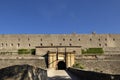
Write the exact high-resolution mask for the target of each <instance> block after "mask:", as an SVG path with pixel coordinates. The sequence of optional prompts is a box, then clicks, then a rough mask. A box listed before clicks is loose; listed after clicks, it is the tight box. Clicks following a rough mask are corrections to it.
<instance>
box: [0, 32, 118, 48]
mask: <svg viewBox="0 0 120 80" xmlns="http://www.w3.org/2000/svg"><path fill="white" fill-rule="evenodd" d="M119 42H120V35H119V34H45V35H44V34H34V35H32V34H20V35H19V34H16V35H0V49H20V48H35V46H82V47H83V48H84V47H120V43H119Z"/></svg>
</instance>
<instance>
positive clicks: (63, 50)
mask: <svg viewBox="0 0 120 80" xmlns="http://www.w3.org/2000/svg"><path fill="white" fill-rule="evenodd" d="M78 51H81V50H80V47H78V46H77V47H75V46H74V47H73V46H71V47H70V46H44V47H36V55H41V56H44V57H45V59H46V65H47V66H48V68H53V69H66V68H68V67H72V66H73V64H74V63H75V54H76V52H78Z"/></svg>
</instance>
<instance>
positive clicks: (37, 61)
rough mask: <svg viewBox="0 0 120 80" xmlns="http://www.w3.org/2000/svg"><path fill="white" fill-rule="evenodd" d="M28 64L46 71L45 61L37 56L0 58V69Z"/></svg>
mask: <svg viewBox="0 0 120 80" xmlns="http://www.w3.org/2000/svg"><path fill="white" fill-rule="evenodd" d="M23 64H28V65H31V66H36V67H38V68H43V69H46V63H45V59H44V58H43V57H38V56H20V55H19V56H0V68H5V67H8V66H13V65H23Z"/></svg>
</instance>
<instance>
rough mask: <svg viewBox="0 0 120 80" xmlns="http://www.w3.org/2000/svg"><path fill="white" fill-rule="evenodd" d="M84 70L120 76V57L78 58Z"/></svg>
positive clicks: (85, 56)
mask: <svg viewBox="0 0 120 80" xmlns="http://www.w3.org/2000/svg"><path fill="white" fill-rule="evenodd" d="M76 63H79V64H80V65H81V66H82V67H83V69H84V70H88V71H96V72H103V73H109V74H110V73H111V74H120V65H119V64H120V55H118V54H116V55H115V54H114V55H81V56H77V57H76Z"/></svg>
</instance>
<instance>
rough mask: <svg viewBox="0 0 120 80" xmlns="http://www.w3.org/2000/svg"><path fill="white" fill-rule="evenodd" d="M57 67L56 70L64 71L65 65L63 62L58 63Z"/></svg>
mask: <svg viewBox="0 0 120 80" xmlns="http://www.w3.org/2000/svg"><path fill="white" fill-rule="evenodd" d="M57 66H58V70H64V69H66V63H65V62H64V61H59V62H58V64H57Z"/></svg>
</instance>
